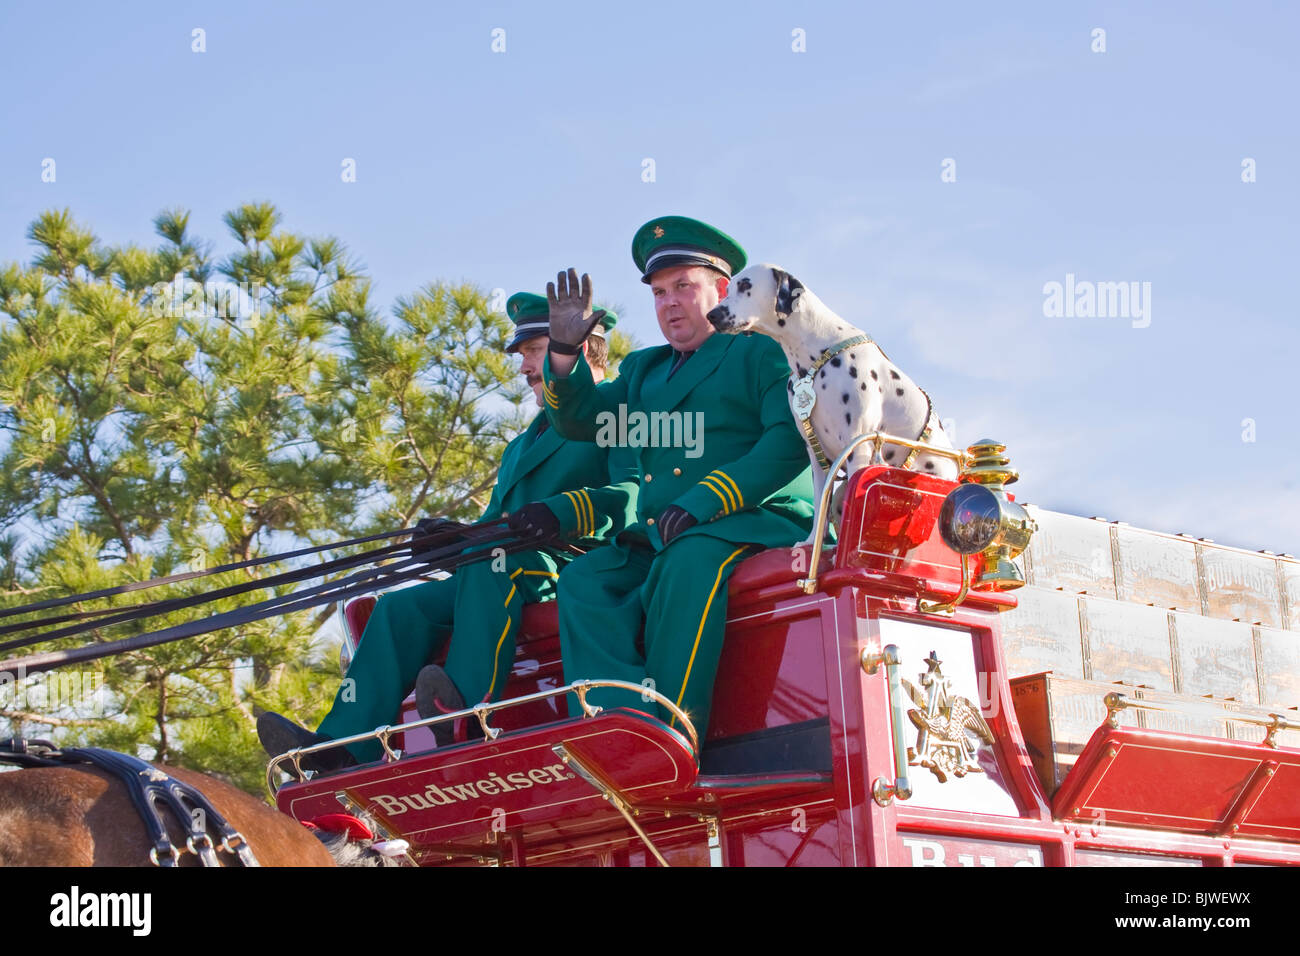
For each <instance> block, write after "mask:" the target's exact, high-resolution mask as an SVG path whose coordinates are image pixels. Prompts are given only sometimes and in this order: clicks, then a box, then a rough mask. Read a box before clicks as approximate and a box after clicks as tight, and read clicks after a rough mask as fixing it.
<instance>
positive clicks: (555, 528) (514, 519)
mask: <svg viewBox="0 0 1300 956" xmlns="http://www.w3.org/2000/svg"><path fill="white" fill-rule="evenodd" d="M506 523H507V524H509V525H510V529H511V530H512V531H518V532H520V533H521V534H531V535H536V536H537V537H539V538H551V537H556V536H558V535H559V534H560V519H559V518H557V517H555V513H554V512H553V511H551V509H550V508H548V507H547V506H546V505H544V504H542V503H541V502H540V501H534V502H532V503H531V504H526V505H524V506H523V507H522V508H520V509H519V510H518V511H516V512H515V513H514V514H512V515H511V516H510V517H509V518H508V519H507V522H506Z"/></svg>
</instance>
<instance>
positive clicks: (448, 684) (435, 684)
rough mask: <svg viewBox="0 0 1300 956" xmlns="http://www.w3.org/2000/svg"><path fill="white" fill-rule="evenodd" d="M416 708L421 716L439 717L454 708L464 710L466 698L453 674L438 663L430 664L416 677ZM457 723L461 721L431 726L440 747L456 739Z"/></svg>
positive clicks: (445, 721) (446, 721)
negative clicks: (458, 687)
mask: <svg viewBox="0 0 1300 956" xmlns="http://www.w3.org/2000/svg"><path fill="white" fill-rule="evenodd" d="M415 709H416V710H417V711H419V712H420V716H421V717H437V716H438V715H439V714H449V713H451V712H452V711H453V710H464V709H465V698H464V697H462V696H461V695H460V691H459V690H457V689H456V684H455V682H454V681H452V679H451V675H449V674H448V673H447V672H446V671H445V670H443V669H442V668H441V667H439V666H438V665H437V664H430V665H429V666H428V667H426V668H424V669H423V670H421V671H420V676H419V677H417V678H416V679H415ZM456 723H459V721H450V720H444V721H443V722H442V723H439V724H434V725H433V726H432V727H430V728H429V729H430V730H431V731H433V739H434V741H436V742H437V744H438V746H439V747H445V746H447V745H448V744H449V743H451V742H452V740H454V739H455V728H454V726H453V724H456Z"/></svg>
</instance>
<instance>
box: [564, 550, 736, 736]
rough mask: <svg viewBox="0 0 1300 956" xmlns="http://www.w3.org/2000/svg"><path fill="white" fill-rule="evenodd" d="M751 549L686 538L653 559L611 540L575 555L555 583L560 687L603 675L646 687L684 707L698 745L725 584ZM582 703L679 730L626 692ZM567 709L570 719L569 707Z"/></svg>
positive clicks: (662, 712)
mask: <svg viewBox="0 0 1300 956" xmlns="http://www.w3.org/2000/svg"><path fill="white" fill-rule="evenodd" d="M755 550H757V549H756V548H755V547H754V546H752V545H743V544H734V543H732V542H729V541H722V540H719V539H717V538H711V537H709V536H707V535H687V536H684V537H681V538H678V539H677V540H676V541H674V542H673V543H672V544H671V545H670V546H669V547H668V548H666V549H665V550H664V551H662V552H660V553H659V554H657V555H656V554H655V553H654V552H653V551H649V550H641V549H636V548H629V547H626V546H625V545H623V544H613V545H610V546H608V547H604V548H597V549H596V550H594V551H589V552H587V554H585V555H583V556H582V557H580V558H577V559H575V560H574V561H573V562H572V563H571V564H570V565H569V566H568V567H567V568H565V571H564V574H563V575H562V576H561V578H560V582H559V600H560V608H559V612H560V649H561V654H562V655H563V658H564V679H565V681H566V682H571V681H575V680H579V679H583V678H586V679H589V680H595V679H598V678H602V677H603V678H613V679H616V680H624V681H629V682H631V683H634V684H641V685H642V686H647V687H653V689H654V690H657V691H658V692H659V693H660V694H663V695H664V696H665V697H667V698H668V699H669V700H671V701H672V702H673V703H674V704H676V705H677V706H678V707H680V708H682V710H684V711H686V714H687V716H688V717H690V719H691V722H692V723H693V724H694V725H695V729H696V732H697V733H698V734H699V736H700V742H701V743H703V741H704V735H705V732H706V731H707V730H708V727H709V705H710V703H711V701H712V699H713V680H714V677H715V676H717V671H718V658H719V656H721V654H722V639H723V633H724V631H725V628H726V619H727V578H728V577H730V575H731V572H732V571H734V570H735V569H736V566H737V565H738V564H739V563H740V561H741V560H743V559H744V557H745V556H746V555H747V554H752V553H753V552H754V551H755ZM643 629H644V644H643V646H644V651H645V653H644V654H642V652H641V650H640V649H639V648H638V637H640V636H641V635H642V633H643ZM587 699H588V701H590V702H591V703H593V704H599V705H600V706H602V707H631V708H633V709H634V710H640V711H644V712H646V713H652V714H653V713H657V714H658V716H659V717H660V719H662V720H663V721H664V722H665V723H667V724H669V725H670V726H677V725H679V722H678V721H677V719H676V718H675V717H673V716H672V715H671V713H670V712H669V711H668V710H667V709H666V708H663V707H660V706H659V705H656V704H654V703H652V702H650V701H647V700H645V699H643V697H642V695H641V694H640V693H637V692H634V691H626V690H621V689H615V688H609V689H600V690H594V691H592V692H591V693H590V694H588V696H587ZM651 701H653V698H652V699H651ZM569 712H570V713H571V714H576V713H577V708H576V706H575V704H573V703H571V704H570V707H569Z"/></svg>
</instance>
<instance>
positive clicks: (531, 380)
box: [525, 375, 542, 388]
mask: <svg viewBox="0 0 1300 956" xmlns="http://www.w3.org/2000/svg"><path fill="white" fill-rule="evenodd" d="M525 380H526V381H527V382H528V387H529V388H532V387H533V386H534V385H538V384H540V383H541V381H542V377H541V376H540V375H529V376H526V379H525Z"/></svg>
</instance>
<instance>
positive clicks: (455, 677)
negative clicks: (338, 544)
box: [318, 551, 563, 763]
mask: <svg viewBox="0 0 1300 956" xmlns="http://www.w3.org/2000/svg"><path fill="white" fill-rule="evenodd" d="M561 560H563V559H561ZM557 576H558V565H557V561H556V558H555V557H554V556H552V555H550V554H548V553H546V552H541V551H520V552H517V553H515V554H510V555H504V556H502V557H500V558H497V559H494V560H485V561H479V562H476V563H474V564H468V565H466V566H464V567H463V568H461V569H459V570H458V571H456V572H455V573H454V574H453V575H452V576H451V577H449V578H446V579H444V580H440V581H429V582H427V583H425V584H419V585H416V586H414V587H409V588H402V589H400V590H397V591H391V592H389V593H388V594H385V595H383V596H382V597H380V599H379V602H378V603H377V604H376V605H375V609H374V611H372V612H371V614H370V619H369V621H367V622H366V629H365V633H364V634H362V636H361V642H360V644H359V645H358V646H357V652H356V654H355V656H354V657H353V658H352V663H351V665H350V666H349V667H348V673H347V676H346V677H345V678H344V680H343V683H342V685H341V686H340V687H339V690H338V693H337V694H336V695H335V696H334V704H333V705H332V706H331V707H330V711H329V713H328V714H326V715H325V719H324V720H323V721H322V722H321V725H320V727H319V728H318V732H319V733H322V734H325V735H326V736H328V737H333V738H339V737H350V736H352V735H353V734H359V733H364V732H365V731H367V730H373V729H374V728H375V727H380V726H382V725H384V724H391V723H394V722H395V721H396V718H397V709H398V706H399V705H400V704H401V702H402V700H403V698H405V697H406V695H407V694H409V693H410V691H411V688H412V687H413V686H414V685H415V678H416V676H417V675H418V674H419V673H420V669H421V668H422V667H424V665H425V664H428V663H429V661H430V659H431V658H432V657H434V655H436V654H437V653H438V652H439V651H440V650H441V649H442V647H443V645H444V644H446V643H447V641H448V640H450V641H451V646H450V647H449V648H448V649H447V662H446V664H445V665H444V666H445V667H446V669H447V673H448V675H449V676H450V677H451V679H452V681H454V682H455V684H456V688H457V689H458V690H459V691H460V692H461V696H463V697H464V698H465V703H466V705H467V706H472V705H473V704H476V703H479V702H480V701H485V700H496V699H498V698H499V697H500V696H501V690H502V688H503V687H504V686H505V682H506V680H507V678H508V677H509V676H510V667H511V664H512V662H513V660H514V654H515V635H516V634H517V633H518V630H519V620H520V617H521V616H522V614H523V606H524V604H531V603H534V602H537V601H545V600H549V599H551V598H552V597H554V595H555V580H556V578H557ZM348 750H349V751H351V753H352V755H353V756H354V757H356V758H357V759H358V760H359V761H361V762H362V763H369V762H370V761H374V760H378V759H379V758H380V757H381V756H382V755H383V752H384V751H383V747H381V746H380V744H379V742H378V741H375V740H370V741H365V742H364V743H360V744H352V745H350V746H349V747H348Z"/></svg>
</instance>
